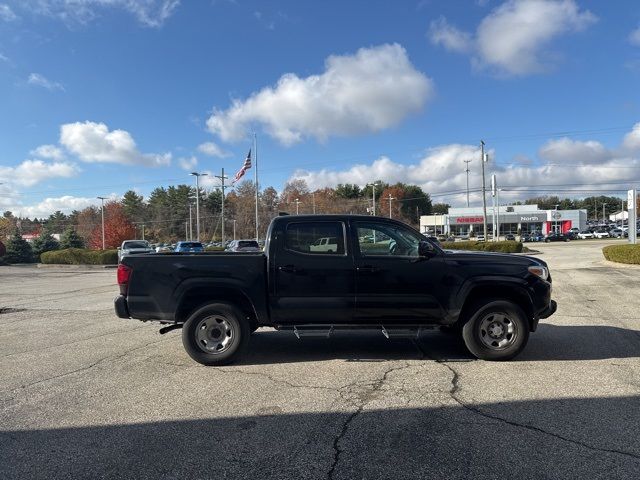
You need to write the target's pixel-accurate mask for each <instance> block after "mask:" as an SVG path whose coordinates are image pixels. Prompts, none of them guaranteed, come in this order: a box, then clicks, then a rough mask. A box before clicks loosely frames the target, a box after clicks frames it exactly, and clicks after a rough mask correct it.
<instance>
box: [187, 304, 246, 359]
mask: <svg viewBox="0 0 640 480" xmlns="http://www.w3.org/2000/svg"><path fill="white" fill-rule="evenodd" d="M250 335H251V326H250V325H249V322H248V320H247V319H246V318H245V317H244V316H243V315H242V314H241V313H240V312H238V311H237V310H236V309H235V308H234V307H233V306H232V305H228V304H225V303H212V304H209V305H206V306H204V307H202V308H199V309H198V310H196V311H195V312H193V313H192V314H191V316H190V317H189V318H188V320H187V321H186V322H185V324H184V327H183V328H182V344H183V345H184V348H185V350H186V351H187V353H188V354H189V356H190V357H191V358H193V359H194V360H195V361H196V362H198V363H201V364H202V365H212V366H215V365H228V364H230V363H232V362H235V361H236V360H238V359H239V358H240V357H241V356H242V354H243V353H244V351H245V350H246V349H247V346H248V344H249V336H250Z"/></svg>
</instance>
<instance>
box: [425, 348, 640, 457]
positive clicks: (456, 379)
mask: <svg viewBox="0 0 640 480" xmlns="http://www.w3.org/2000/svg"><path fill="white" fill-rule="evenodd" d="M414 344H415V345H416V348H417V349H418V350H419V351H420V352H421V353H422V354H423V355H424V357H425V358H429V359H431V360H433V361H434V362H436V363H437V364H439V365H442V366H443V367H445V368H446V369H447V370H449V371H450V372H451V374H452V375H453V376H452V377H451V388H450V389H449V396H450V397H451V399H452V400H453V401H455V402H456V403H457V404H458V405H460V406H461V407H462V408H464V409H465V410H467V411H469V412H471V413H474V414H476V415H480V416H482V417H484V418H488V419H491V420H495V421H498V422H501V423H505V424H507V425H511V426H512V427H516V428H522V429H525V430H529V431H531V432H536V433H541V434H543V435H547V436H550V437H552V438H555V439H557V440H562V441H564V442H567V443H571V444H573V445H576V446H579V447H582V448H586V449H588V450H591V451H595V452H603V453H611V454H617V455H623V456H625V457H629V458H633V459H634V460H638V459H640V455H636V454H634V453H631V452H626V451H624V450H618V449H615V448H612V449H609V448H602V447H596V446H593V445H589V444H587V443H585V442H582V441H580V440H575V439H572V438H569V437H565V436H563V435H560V434H558V433H554V432H550V431H548V430H545V429H543V428H540V427H536V426H533V425H529V424H526V423H519V422H515V421H513V420H508V419H506V418H503V417H500V416H498V415H494V414H491V413H488V412H486V411H484V410H482V409H480V408H478V407H476V406H473V405H470V404H468V403H465V402H464V401H462V400H461V399H460V398H459V396H458V395H457V394H458V392H459V391H460V373H459V372H458V371H457V370H456V369H455V368H454V367H452V366H451V365H449V363H448V362H447V360H445V359H440V358H434V357H432V356H431V355H429V354H428V353H427V352H426V351H425V350H424V349H423V348H422V346H421V345H420V344H419V343H418V342H417V341H414Z"/></svg>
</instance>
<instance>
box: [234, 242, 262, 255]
mask: <svg viewBox="0 0 640 480" xmlns="http://www.w3.org/2000/svg"><path fill="white" fill-rule="evenodd" d="M226 251H227V252H261V251H262V248H260V245H259V244H258V242H256V241H255V240H232V241H231V243H229V246H228V247H227V249H226Z"/></svg>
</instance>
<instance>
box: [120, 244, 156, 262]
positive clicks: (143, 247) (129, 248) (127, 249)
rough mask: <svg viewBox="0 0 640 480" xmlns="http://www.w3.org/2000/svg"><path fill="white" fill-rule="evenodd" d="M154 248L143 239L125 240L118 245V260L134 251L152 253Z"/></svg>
mask: <svg viewBox="0 0 640 480" xmlns="http://www.w3.org/2000/svg"><path fill="white" fill-rule="evenodd" d="M152 252H154V249H153V248H151V245H149V242H147V241H145V240H125V241H124V242H122V245H120V246H119V247H118V261H122V259H123V258H124V257H126V256H127V255H131V254H134V253H152Z"/></svg>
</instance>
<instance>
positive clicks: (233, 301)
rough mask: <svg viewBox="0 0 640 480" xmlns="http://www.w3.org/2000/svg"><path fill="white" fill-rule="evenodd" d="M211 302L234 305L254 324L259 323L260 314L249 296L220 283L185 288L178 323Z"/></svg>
mask: <svg viewBox="0 0 640 480" xmlns="http://www.w3.org/2000/svg"><path fill="white" fill-rule="evenodd" d="M210 303H226V304H229V305H232V306H233V307H235V308H237V309H238V310H239V311H240V312H242V314H243V315H244V316H245V317H246V318H247V319H248V320H249V322H250V324H251V325H252V326H257V324H258V315H257V313H256V309H255V307H254V305H253V302H252V301H251V300H250V298H249V296H248V295H247V294H246V293H245V292H243V291H242V290H241V289H239V288H234V287H231V286H220V285H198V286H193V287H191V288H189V289H188V290H185V291H184V292H183V293H182V295H181V297H180V300H179V302H178V307H177V309H176V314H175V321H176V323H184V322H186V321H187V319H188V318H189V316H190V315H191V314H192V313H193V312H195V311H196V310H198V309H200V308H202V307H204V306H205V305H207V304H210Z"/></svg>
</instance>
